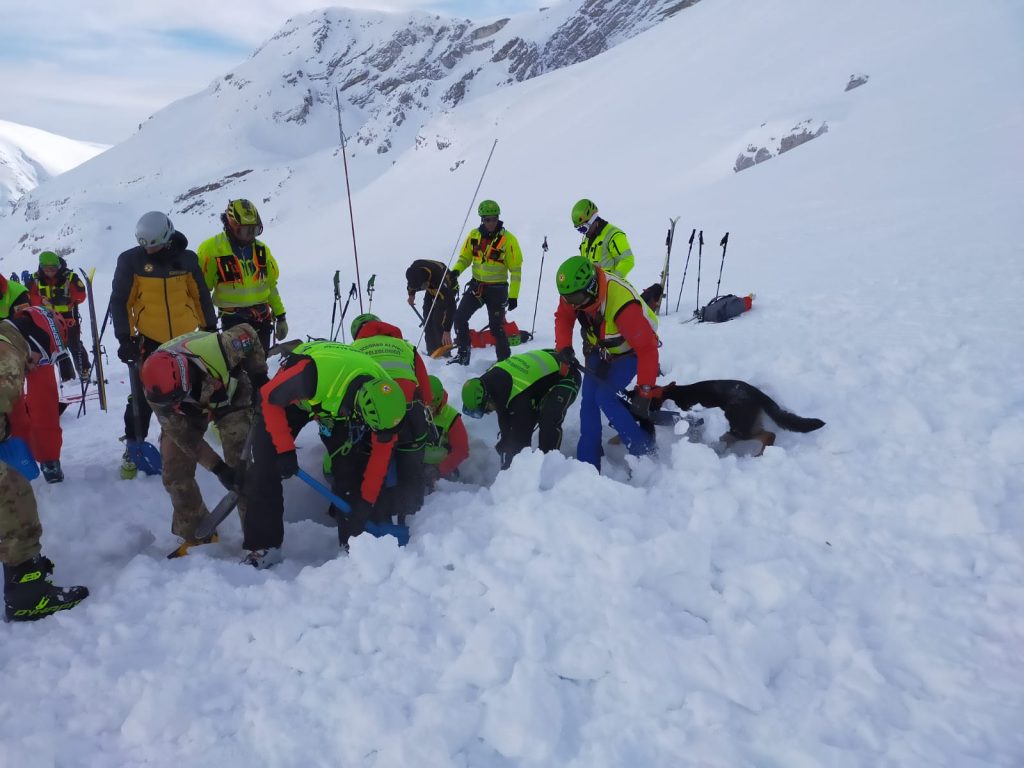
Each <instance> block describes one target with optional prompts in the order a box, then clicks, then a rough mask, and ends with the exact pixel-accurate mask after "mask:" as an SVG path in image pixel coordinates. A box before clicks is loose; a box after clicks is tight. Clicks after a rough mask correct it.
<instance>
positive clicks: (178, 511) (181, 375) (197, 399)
mask: <svg viewBox="0 0 1024 768" xmlns="http://www.w3.org/2000/svg"><path fill="white" fill-rule="evenodd" d="M141 377H142V387H143V390H144V391H145V393H146V400H147V401H149V404H150V407H151V408H152V409H153V412H154V413H155V414H156V417H157V420H158V421H159V422H160V427H161V431H160V456H161V458H162V459H163V473H162V477H161V479H162V480H163V484H164V488H165V489H166V491H167V493H168V495H169V496H170V497H171V506H172V507H173V509H174V514H173V517H172V520H171V532H172V533H174V534H175V535H176V536H179V537H180V538H181V544H180V546H178V547H177V549H175V550H174V551H173V552H171V554H169V555H168V556H167V557H168V558H169V559H170V558H175V557H182V556H183V555H187V554H188V551H189V549H190V548H191V547H194V546H198V545H200V544H209V543H211V542H214V541H217V534H216V532H214V533H212V534H210V536H208V537H206V538H205V539H197V538H196V537H195V530H196V526H197V525H198V524H199V521H200V520H202V519H203V517H204V516H205V515H206V514H207V512H208V510H207V508H206V505H205V504H204V503H203V497H202V494H201V493H200V492H199V486H198V485H197V484H196V464H197V463H198V464H201V465H202V466H203V467H204V468H206V469H208V470H209V471H210V472H212V473H213V474H214V475H216V476H217V479H218V480H220V482H221V484H222V485H223V486H224V487H225V488H227V489H228V490H229V491H234V490H237V487H236V486H237V485H238V483H239V481H240V479H241V478H240V477H239V474H238V473H239V467H240V465H241V464H242V461H243V457H242V450H243V448H244V446H245V438H246V435H248V434H249V426H250V424H251V423H252V418H253V405H254V403H255V393H256V391H257V390H258V389H259V388H260V387H261V386H263V385H264V384H265V383H266V382H267V358H266V356H265V354H264V351H263V346H262V345H261V344H260V340H259V338H258V337H257V336H256V331H255V330H254V329H253V328H252V326H250V325H248V324H246V323H242V324H241V325H236V326H234V327H232V328H229V329H228V330H226V331H224V332H223V333H209V332H206V331H195V332H194V333H187V334H185V335H184V336H179V337H178V338H176V339H171V340H170V341H168V342H167V343H166V344H161V345H160V348H159V349H157V351H156V352H154V353H153V354H152V355H150V356H149V357H148V358H147V359H146V362H145V363H143V365H142V371H141ZM211 421H212V422H213V423H214V424H215V425H216V426H217V431H218V433H219V434H220V441H221V445H223V446H224V458H223V459H222V458H221V457H220V456H218V455H217V453H216V452H215V451H214V450H213V448H212V447H210V444H209V443H207V442H206V440H205V439H204V438H203V436H204V435H205V434H206V429H207V427H208V426H209V424H210V422H211ZM238 514H239V516H240V517H241V518H243V519H244V518H245V500H244V499H243V498H241V497H240V498H239V500H238Z"/></svg>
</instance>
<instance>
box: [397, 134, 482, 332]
mask: <svg viewBox="0 0 1024 768" xmlns="http://www.w3.org/2000/svg"><path fill="white" fill-rule="evenodd" d="M497 146H498V140H497V139H495V140H494V143H493V144H491V151H490V153H489V154H488V155H487V162H485V163H484V169H483V170H482V171H481V172H480V179H479V180H478V181H477V183H476V189H475V190H473V197H472V199H471V200H470V201H469V207H468V208H467V209H466V218H464V219H463V220H462V227H461V228H460V229H459V237H458V239H457V240H456V241H455V247H454V248H452V255H451V256H449V257H448V262H447V263H446V264H445V265H444V272H442V273H441V282H440V283H439V285H442V286H443V285H444V279H445V277H447V276H448V272H449V271H450V270H451V263H452V259H454V258H455V254H456V253H458V251H459V243H461V242H462V232H463V230H464V229H465V228H466V222H467V221H469V215H470V214H471V213H472V212H473V203H475V202H476V196H477V195H478V194H480V185H481V184H483V183H484V177H485V176H486V175H487V169H488V168H489V167H490V165H491V158H492V157H493V156H494V148H495V147H497ZM440 295H441V291H440V289H438V291H437V293H436V294H434V300H433V301H432V302H430V307H429V309H427V314H426V315H425V316H424V318H423V330H422V331H420V337H419V338H418V339H416V346H417V347H418V346H419V345H420V342H421V341H423V334H425V333H426V332H427V328H426V326H427V322H428V321H429V320H430V316H431V315H432V314H434V307H435V306H436V305H437V298H438V296H440Z"/></svg>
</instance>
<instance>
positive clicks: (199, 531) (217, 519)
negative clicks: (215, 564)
mask: <svg viewBox="0 0 1024 768" xmlns="http://www.w3.org/2000/svg"><path fill="white" fill-rule="evenodd" d="M258 418H260V416H259V415H258V414H253V417H252V422H251V423H250V424H249V431H248V432H247V433H246V435H245V443H244V444H243V445H242V457H241V459H240V463H239V465H238V466H239V468H240V469H241V471H240V472H239V473H238V477H237V480H238V482H239V485H240V486H241V484H242V483H244V482H245V473H246V471H247V470H248V469H249V463H250V462H251V461H252V441H253V438H254V437H255V435H256V420H257V419H258ZM240 495H241V494H239V493H238V491H228V492H227V493H226V494H224V498H222V499H221V500H220V501H218V502H217V506H215V507H214V508H213V509H211V510H210V511H209V512H207V513H206V515H205V516H204V517H203V519H202V520H200V521H199V525H197V526H196V533H195V538H197V539H205V538H206V537H207V536H210V535H212V534H213V532H214V531H216V530H217V526H218V525H220V524H221V523H223V522H224V521H225V520H226V519H227V517H228V515H230V514H231V512H232V510H233V509H234V508H235V507H236V506H237V505H238V498H239V496H240Z"/></svg>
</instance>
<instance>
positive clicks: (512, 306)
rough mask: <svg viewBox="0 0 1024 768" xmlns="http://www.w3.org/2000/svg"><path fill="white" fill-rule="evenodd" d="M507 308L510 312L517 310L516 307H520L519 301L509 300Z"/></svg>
mask: <svg viewBox="0 0 1024 768" xmlns="http://www.w3.org/2000/svg"><path fill="white" fill-rule="evenodd" d="M505 306H506V307H508V308H509V309H510V310H512V309H515V308H516V307H518V306H519V299H509V300H508V304H506V305H505Z"/></svg>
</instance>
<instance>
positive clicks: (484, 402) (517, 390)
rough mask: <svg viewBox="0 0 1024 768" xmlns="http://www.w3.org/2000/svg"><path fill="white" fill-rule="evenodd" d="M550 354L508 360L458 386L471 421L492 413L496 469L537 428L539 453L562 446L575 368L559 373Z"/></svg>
mask: <svg viewBox="0 0 1024 768" xmlns="http://www.w3.org/2000/svg"><path fill="white" fill-rule="evenodd" d="M561 369H562V365H561V363H560V362H559V360H558V358H557V356H556V355H555V350H553V349H538V350H535V351H533V352H524V353H522V354H519V355H512V356H511V357H510V358H508V359H507V360H502V361H499V362H497V363H495V364H494V365H492V366H491V367H490V368H488V369H487V371H486V372H485V373H484V374H483V375H482V376H479V377H477V378H473V379H469V380H468V381H467V382H466V383H465V384H463V386H462V412H463V413H464V414H466V415H467V416H470V417H472V418H475V419H479V418H481V417H483V415H484V414H485V413H497V414H498V429H499V431H500V433H501V438H500V439H499V440H498V444H497V445H496V446H494V448H495V450H496V451H497V452H498V456H500V457H501V468H502V469H508V468H509V467H510V466H511V464H512V459H514V458H515V456H516V454H518V453H519V452H520V451H522V450H523V449H524V448H529V447H530V443H531V442H532V440H533V431H534V430H535V429H538V427H539V442H538V447H539V448H540V450H542V451H544V452H545V453H547V452H548V451H557V450H558V448H559V447H560V446H561V444H562V422H563V421H564V420H565V414H566V413H567V412H568V410H569V406H570V405H572V404H573V403H574V402H575V401H576V395H577V393H578V392H579V389H580V373H579V370H578V369H577V367H576V366H572V367H570V368H569V369H568V370H565V371H563V370H561Z"/></svg>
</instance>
